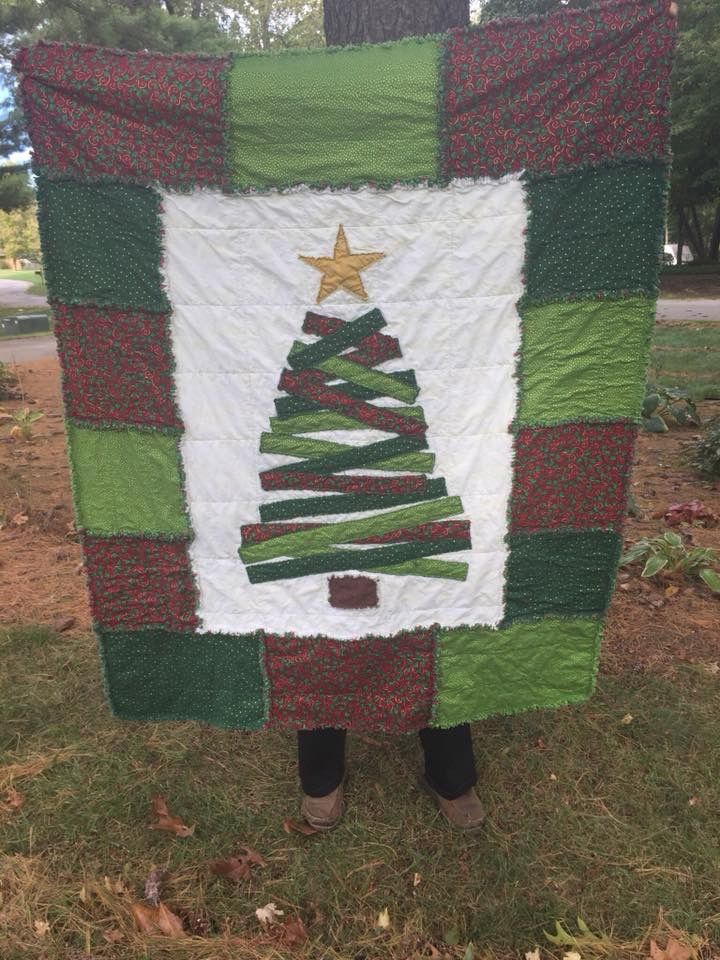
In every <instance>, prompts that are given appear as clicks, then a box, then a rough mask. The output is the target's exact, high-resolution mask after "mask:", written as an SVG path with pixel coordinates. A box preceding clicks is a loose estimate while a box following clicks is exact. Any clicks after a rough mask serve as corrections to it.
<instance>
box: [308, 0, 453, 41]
mask: <svg viewBox="0 0 720 960" xmlns="http://www.w3.org/2000/svg"><path fill="white" fill-rule="evenodd" d="M323 7H324V26H325V39H326V40H327V42H328V44H331V45H333V46H334V45H338V46H341V45H343V44H348V43H377V42H380V41H383V40H398V39H399V38H400V37H411V36H424V35H425V34H428V33H442V32H443V31H444V30H449V29H450V28H451V27H460V26H463V25H464V24H466V23H468V22H469V20H470V3H469V0H324V4H323Z"/></svg>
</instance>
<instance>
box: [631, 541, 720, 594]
mask: <svg viewBox="0 0 720 960" xmlns="http://www.w3.org/2000/svg"><path fill="white" fill-rule="evenodd" d="M641 560H644V561H645V564H644V566H643V570H642V574H641V576H643V577H655V576H657V575H658V574H659V573H683V574H685V576H688V577H699V578H700V579H701V580H702V581H703V582H704V583H705V584H707V586H708V587H709V588H710V589H711V590H712V591H713V593H720V572H718V569H717V567H718V563H719V562H720V557H719V556H718V554H717V553H716V552H715V550H711V549H710V548H709V547H691V548H690V549H689V550H688V548H687V547H686V546H685V544H684V543H683V539H682V537H681V536H680V535H679V534H677V533H673V532H672V531H668V532H667V533H663V534H660V535H659V536H657V537H643V539H642V540H638V542H637V543H634V544H633V545H632V546H631V547H630V549H629V550H627V552H626V553H624V554H623V556H622V557H620V564H621V566H628V565H629V564H632V563H637V562H639V561H641Z"/></svg>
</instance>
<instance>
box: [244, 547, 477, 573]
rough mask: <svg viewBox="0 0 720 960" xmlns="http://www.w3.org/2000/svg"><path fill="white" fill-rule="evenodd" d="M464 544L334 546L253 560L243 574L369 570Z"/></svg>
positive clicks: (465, 548) (454, 548)
mask: <svg viewBox="0 0 720 960" xmlns="http://www.w3.org/2000/svg"><path fill="white" fill-rule="evenodd" d="M468 546H469V545H468V541H467V540H425V541H417V540H416V541H414V542H413V543H399V544H394V545H393V546H391V547H371V548H368V549H366V550H346V551H342V550H334V551H333V552H332V553H314V554H311V555H310V556H307V557H300V558H299V559H297V560H282V561H280V562H279V563H260V564H256V565H253V566H250V567H247V575H248V578H249V580H250V582H251V583H267V582H268V581H269V580H285V579H288V578H290V577H307V576H309V575H310V574H313V573H330V572H331V571H335V570H370V569H372V568H373V567H377V566H384V565H387V564H392V563H394V562H397V563H402V562H403V561H406V560H412V559H414V558H416V557H428V556H432V555H433V554H437V553H455V552H457V551H459V550H467V549H468Z"/></svg>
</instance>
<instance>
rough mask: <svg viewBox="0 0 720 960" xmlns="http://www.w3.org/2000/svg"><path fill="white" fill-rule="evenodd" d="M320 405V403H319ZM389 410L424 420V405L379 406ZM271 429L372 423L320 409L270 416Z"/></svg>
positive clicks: (294, 430)
mask: <svg viewBox="0 0 720 960" xmlns="http://www.w3.org/2000/svg"><path fill="white" fill-rule="evenodd" d="M318 406H319V405H318ZM378 410H388V411H389V412H390V413H395V414H397V415H398V416H399V417H415V419H416V420H423V418H424V416H425V413H424V411H423V408H422V407H378ZM270 429H271V430H272V431H273V433H319V432H321V431H326V430H372V429H374V428H373V427H372V425H370V424H367V423H365V422H364V421H363V420H355V419H354V417H346V416H345V415H344V414H342V413H334V412H333V411H331V410H322V409H318V412H317V413H300V414H298V415H297V416H294V417H270Z"/></svg>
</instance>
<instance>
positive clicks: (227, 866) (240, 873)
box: [208, 846, 267, 881]
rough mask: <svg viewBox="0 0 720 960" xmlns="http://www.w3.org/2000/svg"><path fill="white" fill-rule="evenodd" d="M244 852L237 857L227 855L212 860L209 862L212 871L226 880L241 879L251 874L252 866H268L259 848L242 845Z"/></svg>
mask: <svg viewBox="0 0 720 960" xmlns="http://www.w3.org/2000/svg"><path fill="white" fill-rule="evenodd" d="M240 849H241V850H244V851H245V852H244V853H241V854H240V855H239V856H237V857H225V858H224V859H221V860H211V861H210V863H209V864H208V867H209V869H210V873H212V874H214V875H215V876H216V877H222V878H223V879H224V880H233V881H239V880H244V879H245V877H248V876H250V868H251V867H252V866H258V867H266V866H267V863H266V862H265V860H264V859H263V858H262V857H261V856H260V854H259V853H258V852H257V850H254V849H253V848H252V847H245V846H243V847H241V848H240Z"/></svg>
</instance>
